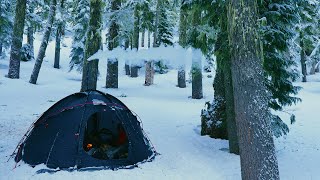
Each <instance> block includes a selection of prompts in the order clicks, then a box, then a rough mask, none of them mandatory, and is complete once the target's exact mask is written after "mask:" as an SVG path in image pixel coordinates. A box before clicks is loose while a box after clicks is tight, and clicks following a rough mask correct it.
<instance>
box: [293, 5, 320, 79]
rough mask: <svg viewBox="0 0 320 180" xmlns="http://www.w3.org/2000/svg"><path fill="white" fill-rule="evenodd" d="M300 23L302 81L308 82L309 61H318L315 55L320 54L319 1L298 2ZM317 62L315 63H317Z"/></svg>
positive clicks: (298, 28)
mask: <svg viewBox="0 0 320 180" xmlns="http://www.w3.org/2000/svg"><path fill="white" fill-rule="evenodd" d="M297 7H298V12H299V17H300V23H299V26H298V27H297V30H298V33H299V41H300V43H299V44H300V62H301V73H302V82H307V74H308V72H307V63H308V62H310V61H312V59H313V61H316V60H314V59H317V58H315V57H314V56H315V55H316V54H319V52H317V51H319V50H318V49H319V44H318V41H319V26H318V23H319V22H318V21H319V2H318V1H311V0H299V1H298V2H297ZM315 64H316V63H314V65H315Z"/></svg>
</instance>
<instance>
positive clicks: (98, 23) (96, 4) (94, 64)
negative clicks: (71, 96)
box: [81, 0, 103, 91]
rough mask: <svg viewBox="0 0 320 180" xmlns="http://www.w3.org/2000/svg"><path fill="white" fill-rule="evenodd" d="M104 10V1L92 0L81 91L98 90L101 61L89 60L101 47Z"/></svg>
mask: <svg viewBox="0 0 320 180" xmlns="http://www.w3.org/2000/svg"><path fill="white" fill-rule="evenodd" d="M102 8H103V1H102V0H90V20H89V26H88V31H87V34H86V38H87V40H86V46H85V56H84V64H83V72H82V84H81V91H87V90H95V89H97V80H98V63H99V60H98V59H95V60H92V61H88V58H89V57H90V56H92V55H93V54H95V53H96V52H97V51H98V50H99V49H100V47H101V28H102Z"/></svg>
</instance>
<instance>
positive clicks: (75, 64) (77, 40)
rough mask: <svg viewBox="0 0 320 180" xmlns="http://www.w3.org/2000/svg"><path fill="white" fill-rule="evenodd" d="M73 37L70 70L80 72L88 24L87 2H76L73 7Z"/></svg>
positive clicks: (80, 0)
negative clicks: (74, 10)
mask: <svg viewBox="0 0 320 180" xmlns="http://www.w3.org/2000/svg"><path fill="white" fill-rule="evenodd" d="M75 9H76V13H75V18H74V36H73V42H72V50H71V54H70V57H71V60H70V63H69V65H70V70H72V69H73V68H76V69H77V70H78V71H82V67H83V62H84V49H85V42H86V32H87V29H88V24H89V16H90V6H89V0H78V3H77V5H76V7H75Z"/></svg>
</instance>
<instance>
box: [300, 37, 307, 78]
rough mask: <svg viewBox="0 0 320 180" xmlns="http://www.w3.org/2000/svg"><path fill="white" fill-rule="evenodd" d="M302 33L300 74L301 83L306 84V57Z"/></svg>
mask: <svg viewBox="0 0 320 180" xmlns="http://www.w3.org/2000/svg"><path fill="white" fill-rule="evenodd" d="M303 38H304V36H303V32H300V47H301V50H300V62H301V73H302V82H307V64H306V62H307V55H306V52H305V47H304V42H303Z"/></svg>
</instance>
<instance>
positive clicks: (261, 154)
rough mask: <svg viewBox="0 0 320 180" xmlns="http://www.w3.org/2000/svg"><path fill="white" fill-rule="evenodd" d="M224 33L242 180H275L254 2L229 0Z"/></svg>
mask: <svg viewBox="0 0 320 180" xmlns="http://www.w3.org/2000/svg"><path fill="white" fill-rule="evenodd" d="M228 6H229V7H228V23H229V24H228V33H229V43H230V48H231V65H232V66H231V70H232V77H236V78H232V82H233V92H234V108H235V118H236V123H237V130H238V132H237V134H238V138H239V148H240V161H241V174H242V179H244V180H260V179H279V170H278V164H277V158H276V155H275V147H274V142H273V137H272V132H271V127H270V122H271V121H270V112H269V110H268V98H269V95H268V94H267V89H266V87H265V84H264V72H263V68H262V57H263V52H262V45H261V42H260V40H259V34H258V25H257V19H258V14H257V1H256V0H253V1H252V0H242V1H238V0H230V2H229V4H228Z"/></svg>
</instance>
